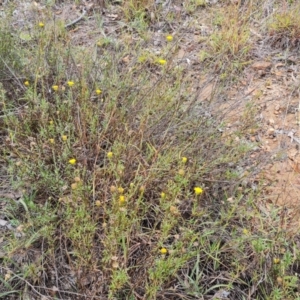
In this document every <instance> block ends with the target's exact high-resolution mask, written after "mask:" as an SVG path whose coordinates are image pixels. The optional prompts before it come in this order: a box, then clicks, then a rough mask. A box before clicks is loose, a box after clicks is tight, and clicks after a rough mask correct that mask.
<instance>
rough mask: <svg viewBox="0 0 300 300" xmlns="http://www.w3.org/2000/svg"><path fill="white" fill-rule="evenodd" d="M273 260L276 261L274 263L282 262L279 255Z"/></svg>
mask: <svg viewBox="0 0 300 300" xmlns="http://www.w3.org/2000/svg"><path fill="white" fill-rule="evenodd" d="M273 262H274V264H276V265H277V264H279V263H280V259H279V258H278V257H274V258H273Z"/></svg>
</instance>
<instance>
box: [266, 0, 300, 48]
mask: <svg viewBox="0 0 300 300" xmlns="http://www.w3.org/2000/svg"><path fill="white" fill-rule="evenodd" d="M299 12H300V6H299V4H298V3H292V4H291V5H289V6H286V7H285V8H284V9H281V10H279V11H278V12H276V13H274V14H273V16H272V19H271V21H270V22H269V24H268V30H269V34H270V36H271V40H272V44H273V46H275V45H278V46H279V47H280V48H295V47H299V38H300V17H299Z"/></svg>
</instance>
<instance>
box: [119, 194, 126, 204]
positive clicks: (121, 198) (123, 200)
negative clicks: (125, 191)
mask: <svg viewBox="0 0 300 300" xmlns="http://www.w3.org/2000/svg"><path fill="white" fill-rule="evenodd" d="M119 203H120V205H122V204H124V203H125V196H123V195H121V196H120V197H119Z"/></svg>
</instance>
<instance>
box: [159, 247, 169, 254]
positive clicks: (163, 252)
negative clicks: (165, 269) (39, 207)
mask: <svg viewBox="0 0 300 300" xmlns="http://www.w3.org/2000/svg"><path fill="white" fill-rule="evenodd" d="M160 253H161V254H163V255H165V254H167V253H168V250H167V249H166V248H161V249H160Z"/></svg>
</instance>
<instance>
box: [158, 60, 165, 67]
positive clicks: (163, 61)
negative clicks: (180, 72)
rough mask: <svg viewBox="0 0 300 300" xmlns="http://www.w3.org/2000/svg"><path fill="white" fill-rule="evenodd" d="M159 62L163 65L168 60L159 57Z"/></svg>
mask: <svg viewBox="0 0 300 300" xmlns="http://www.w3.org/2000/svg"><path fill="white" fill-rule="evenodd" d="M158 63H159V64H160V65H162V66H163V65H165V64H166V63H167V61H166V60H165V59H159V60H158Z"/></svg>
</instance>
